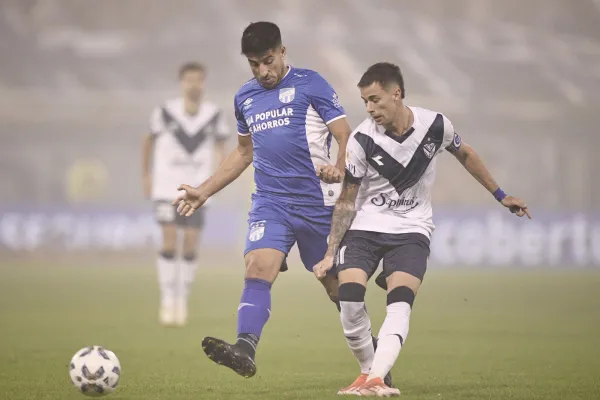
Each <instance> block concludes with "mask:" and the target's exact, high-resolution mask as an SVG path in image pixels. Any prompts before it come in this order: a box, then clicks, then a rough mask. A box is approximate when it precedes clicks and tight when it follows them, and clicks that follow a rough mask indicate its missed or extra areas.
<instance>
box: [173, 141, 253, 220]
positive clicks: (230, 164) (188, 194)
mask: <svg viewBox="0 0 600 400" xmlns="http://www.w3.org/2000/svg"><path fill="white" fill-rule="evenodd" d="M252 157H253V148H252V138H251V137H250V135H246V136H244V135H238V145H237V147H236V148H235V149H234V150H233V151H232V152H231V154H229V156H228V157H227V158H226V159H225V161H223V164H221V166H220V167H219V168H218V169H217V171H216V172H215V173H214V174H213V175H212V176H211V177H210V178H208V179H207V180H206V181H204V183H202V184H201V185H200V186H198V187H196V188H195V187H191V186H189V185H181V186H179V188H178V190H183V191H184V193H183V194H181V195H179V196H178V197H177V198H176V199H175V200H173V203H172V204H173V205H176V206H177V212H178V213H179V214H180V215H184V216H187V217H189V216H191V215H192V214H193V213H194V212H195V211H196V210H197V209H198V208H200V207H202V205H203V204H204V203H205V202H206V200H208V199H209V197H211V196H212V195H214V194H215V193H218V192H219V191H220V190H222V189H223V188H225V187H226V186H227V185H229V184H230V183H231V182H233V181H234V180H236V179H237V178H238V177H239V176H240V175H241V174H242V172H244V171H245V170H246V168H248V166H249V165H250V164H251V163H252Z"/></svg>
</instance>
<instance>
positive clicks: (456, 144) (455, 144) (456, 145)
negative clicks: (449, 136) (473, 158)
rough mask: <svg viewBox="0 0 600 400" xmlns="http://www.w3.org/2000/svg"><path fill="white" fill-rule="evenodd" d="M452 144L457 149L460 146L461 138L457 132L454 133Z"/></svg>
mask: <svg viewBox="0 0 600 400" xmlns="http://www.w3.org/2000/svg"><path fill="white" fill-rule="evenodd" d="M452 144H453V145H454V147H455V148H456V149H459V148H460V144H461V140H460V136H458V134H457V133H454V140H453V141H452Z"/></svg>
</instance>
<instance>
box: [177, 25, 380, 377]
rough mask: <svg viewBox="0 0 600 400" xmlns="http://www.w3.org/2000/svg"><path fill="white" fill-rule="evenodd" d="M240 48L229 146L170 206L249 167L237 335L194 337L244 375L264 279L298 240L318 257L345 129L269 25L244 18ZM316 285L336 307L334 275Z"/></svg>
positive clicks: (333, 103) (190, 211) (206, 193)
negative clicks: (334, 149)
mask: <svg viewBox="0 0 600 400" xmlns="http://www.w3.org/2000/svg"><path fill="white" fill-rule="evenodd" d="M242 53H243V54H244V55H245V56H246V57H247V59H248V63H249V65H250V69H251V70H252V73H253V74H254V79H252V80H250V81H248V82H246V83H245V84H244V85H243V86H242V87H241V88H240V90H239V91H238V93H237V94H236V95H235V104H234V107H235V115H236V117H237V128H238V147H237V149H236V150H235V151H234V152H233V153H232V154H231V155H230V156H229V157H228V158H227V160H226V161H225V163H224V164H223V165H222V166H221V167H220V168H219V170H218V171H217V172H216V173H215V174H214V175H213V176H212V177H211V178H210V179H209V180H207V181H206V182H204V183H203V184H202V185H200V186H199V187H197V188H193V187H190V186H188V185H182V187H181V189H183V190H185V191H186V193H185V195H182V196H180V197H179V198H178V199H177V200H175V201H174V202H173V204H178V205H179V207H178V211H179V212H180V213H181V214H183V215H192V216H193V215H194V212H195V211H196V210H197V209H198V208H199V207H201V206H202V205H203V204H204V202H205V201H206V200H207V199H208V198H209V197H210V196H212V195H213V194H215V193H217V192H218V191H219V190H221V189H223V188H224V187H225V186H227V185H228V184H230V183H231V182H233V181H234V180H235V179H236V178H237V177H238V176H240V174H241V173H242V172H243V171H244V170H245V169H246V168H247V167H248V166H249V165H250V164H251V163H254V168H255V174H254V179H255V182H256V193H255V194H254V195H253V196H252V209H251V210H250V219H249V225H250V226H249V230H248V236H247V240H246V249H245V262H246V276H245V287H244V291H243V293H242V298H241V301H240V305H239V308H238V328H237V332H238V340H237V342H236V343H235V344H233V345H231V344H229V343H227V342H225V341H223V340H221V339H216V338H212V337H206V338H204V340H203V342H202V347H203V349H204V351H205V352H206V354H207V355H208V357H209V358H210V359H211V360H213V361H215V362H216V363H218V364H222V365H225V366H227V367H229V368H231V369H233V370H234V371H236V372H237V373H238V374H240V375H242V376H245V377H251V376H253V375H254V374H255V373H256V365H255V362H254V356H255V352H256V347H257V345H258V341H259V338H260V335H261V332H262V330H263V327H264V325H265V324H266V323H267V320H268V319H269V316H270V314H271V285H272V284H273V282H274V281H275V279H276V278H277V275H278V273H279V271H280V268H281V266H282V263H283V262H284V260H285V257H286V255H287V254H288V252H289V251H290V249H291V248H292V246H293V245H294V244H295V243H296V242H297V244H298V250H299V252H300V257H301V259H302V262H303V263H304V266H305V267H306V269H308V270H309V271H312V267H313V266H314V265H315V264H316V263H317V262H318V261H319V260H320V259H322V258H323V256H324V255H325V251H326V250H327V236H328V234H329V228H330V224H331V215H332V212H333V206H334V204H335V201H336V200H337V198H338V196H339V192H340V186H341V185H340V184H339V183H340V182H341V181H342V178H343V170H344V166H345V157H344V155H345V152H346V143H347V141H348V136H349V135H350V133H351V129H350V126H349V125H348V122H347V121H346V115H345V114H344V109H343V107H342V106H341V104H340V103H339V100H338V97H337V94H336V93H335V91H334V90H333V88H332V87H331V86H330V85H329V83H328V82H327V81H325V79H323V78H322V77H321V76H320V75H319V74H318V73H316V72H314V71H311V70H307V69H300V68H294V67H292V66H289V65H286V61H285V55H286V49H285V47H284V46H283V45H282V42H281V32H280V30H279V28H278V27H277V25H275V24H273V23H270V22H257V23H253V24H250V25H249V26H248V27H247V28H246V29H245V30H244V33H243V35H242ZM332 135H333V137H335V139H336V140H337V142H338V145H339V154H338V159H337V163H336V164H335V165H333V164H332V162H331V160H330V156H329V147H330V143H331V137H332ZM321 282H322V284H323V286H324V287H325V289H326V291H327V293H328V294H329V296H330V298H331V300H332V301H333V302H335V303H336V305H338V308H339V302H338V297H337V288H338V281H337V277H336V276H335V274H331V275H328V276H326V277H324V278H323V279H322V280H321ZM371 346H372V347H374V343H371Z"/></svg>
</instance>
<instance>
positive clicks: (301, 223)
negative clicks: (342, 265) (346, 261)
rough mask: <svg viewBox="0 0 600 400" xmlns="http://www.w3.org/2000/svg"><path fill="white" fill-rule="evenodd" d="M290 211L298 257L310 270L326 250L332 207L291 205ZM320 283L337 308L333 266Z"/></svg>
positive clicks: (338, 303) (336, 281) (337, 286)
mask: <svg viewBox="0 0 600 400" xmlns="http://www.w3.org/2000/svg"><path fill="white" fill-rule="evenodd" d="M291 211H292V214H293V218H292V224H293V228H294V234H295V235H296V238H297V240H298V252H299V253H300V259H301V260H302V263H303V264H304V267H305V268H306V269H307V270H308V271H312V270H313V267H314V266H315V265H316V264H317V263H318V262H319V261H321V260H322V259H323V257H324V256H325V253H326V252H327V239H328V237H329V231H330V229H331V215H332V213H333V207H326V206H323V207H304V206H303V207H299V206H293V207H292V209H291ZM321 284H322V285H323V287H324V289H325V292H326V293H327V296H328V297H329V299H330V300H331V301H332V302H333V303H334V304H335V306H336V307H337V309H338V310H339V309H340V302H339V294H338V288H339V282H338V279H337V274H336V272H335V269H334V268H332V269H331V270H330V271H329V273H328V274H327V276H326V277H325V279H323V280H321Z"/></svg>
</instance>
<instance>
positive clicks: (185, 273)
mask: <svg viewBox="0 0 600 400" xmlns="http://www.w3.org/2000/svg"><path fill="white" fill-rule="evenodd" d="M199 211H201V210H198V211H196V213H198V212H199ZM196 213H194V215H192V217H189V218H193V217H194V216H196ZM200 214H202V213H200ZM198 219H199V218H198ZM201 226H202V223H201V222H200V223H196V221H192V220H190V221H187V223H186V225H185V226H184V228H183V246H182V247H183V249H182V250H183V251H182V253H183V254H182V257H181V260H180V261H179V274H178V276H177V286H176V287H177V298H176V301H175V323H176V324H178V325H181V326H183V325H185V324H186V323H187V317H188V301H189V296H190V292H191V288H192V285H193V283H194V280H195V278H196V270H197V269H198V241H199V237H200V232H201V230H200V227H201Z"/></svg>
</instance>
